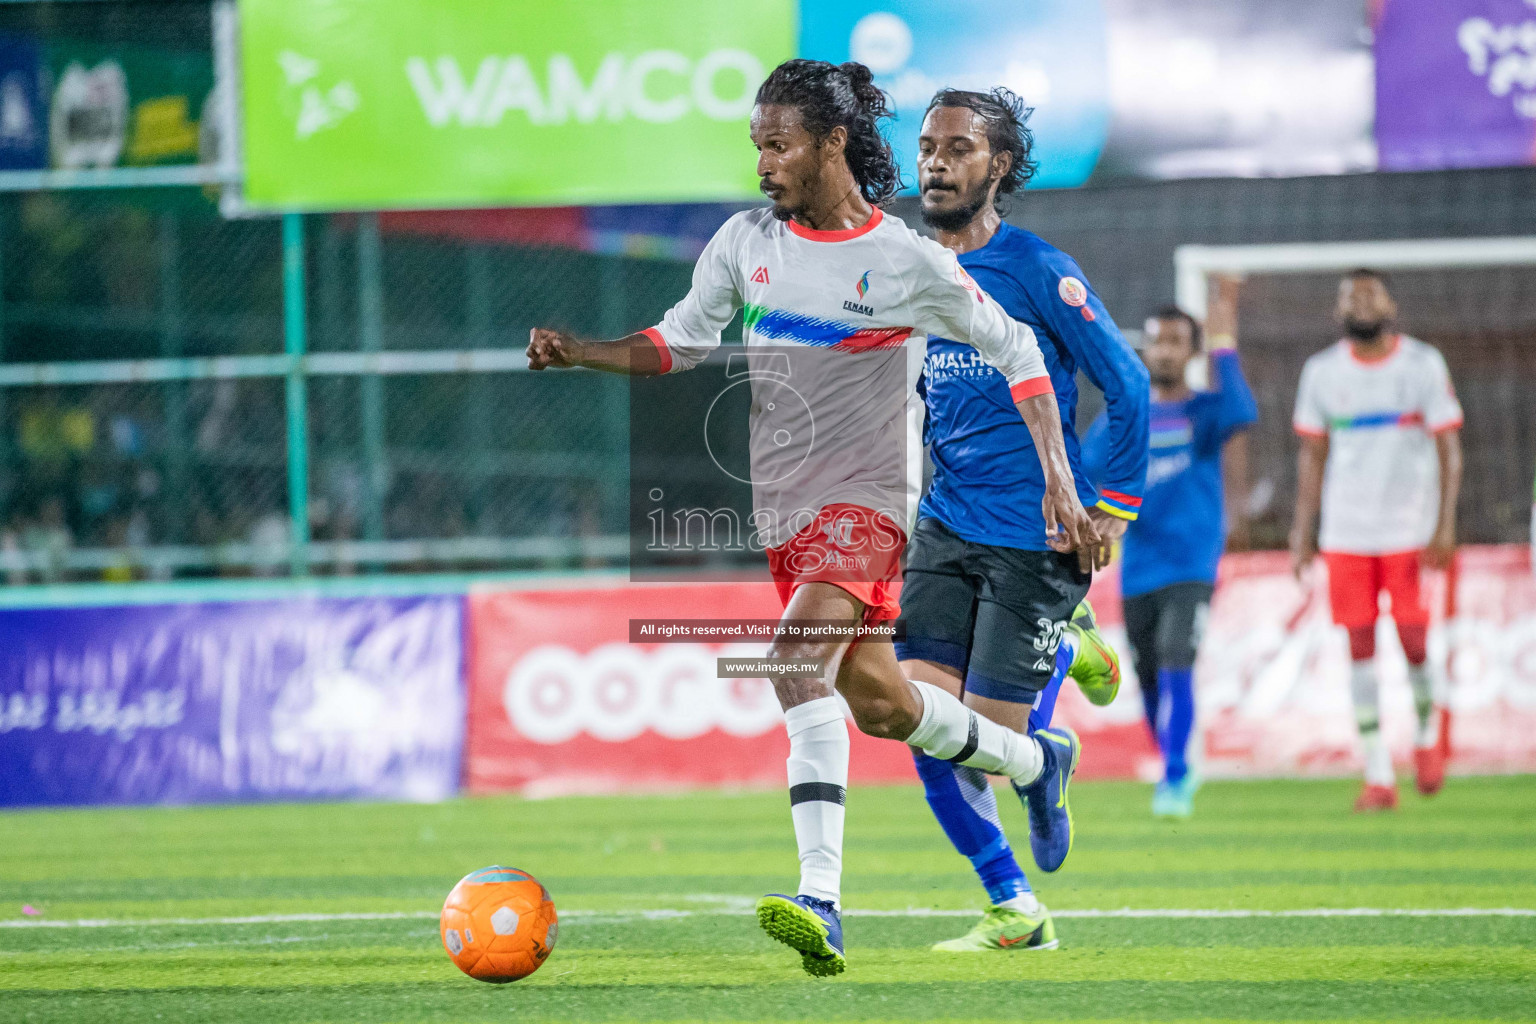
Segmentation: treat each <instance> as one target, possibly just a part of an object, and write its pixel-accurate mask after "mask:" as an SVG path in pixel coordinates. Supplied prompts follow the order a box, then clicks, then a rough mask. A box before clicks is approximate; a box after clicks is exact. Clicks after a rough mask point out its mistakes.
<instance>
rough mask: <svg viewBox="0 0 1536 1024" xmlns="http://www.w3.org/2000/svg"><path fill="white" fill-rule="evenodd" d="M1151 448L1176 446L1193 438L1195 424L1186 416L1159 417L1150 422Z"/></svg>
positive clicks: (1184, 443) (1187, 442)
mask: <svg viewBox="0 0 1536 1024" xmlns="http://www.w3.org/2000/svg"><path fill="white" fill-rule="evenodd" d="M1150 435H1151V440H1152V447H1153V448H1177V447H1179V446H1181V445H1186V444H1189V443H1190V442H1191V441H1193V440H1194V439H1195V425H1194V423H1192V422H1191V421H1190V419H1189V417H1187V416H1178V417H1174V418H1171V419H1170V418H1163V419H1159V418H1156V417H1154V418H1153V420H1152V422H1151V424H1150Z"/></svg>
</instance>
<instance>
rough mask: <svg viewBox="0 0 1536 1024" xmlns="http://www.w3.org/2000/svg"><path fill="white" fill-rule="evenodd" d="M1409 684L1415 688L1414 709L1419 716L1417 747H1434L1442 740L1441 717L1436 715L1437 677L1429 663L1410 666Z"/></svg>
mask: <svg viewBox="0 0 1536 1024" xmlns="http://www.w3.org/2000/svg"><path fill="white" fill-rule="evenodd" d="M1408 684H1409V685H1410V686H1412V687H1413V709H1414V710H1415V711H1416V712H1418V715H1419V732H1418V739H1417V741H1416V742H1417V745H1418V746H1420V747H1432V746H1434V745H1435V744H1436V743H1437V742H1438V741H1439V739H1440V716H1439V715H1437V714H1435V677H1434V673H1432V672H1431V671H1430V670H1429V662H1427V661H1426V662H1425V663H1424V664H1422V665H1409V666H1408Z"/></svg>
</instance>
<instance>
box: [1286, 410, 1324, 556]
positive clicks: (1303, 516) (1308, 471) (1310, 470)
mask: <svg viewBox="0 0 1536 1024" xmlns="http://www.w3.org/2000/svg"><path fill="white" fill-rule="evenodd" d="M1327 464H1328V438H1326V437H1306V436H1303V437H1302V439H1301V451H1300V452H1299V453H1298V454H1297V456H1296V517H1295V519H1294V520H1293V522H1292V525H1291V572H1292V573H1294V574H1295V576H1296V578H1297V579H1298V580H1299V579H1301V577H1302V575H1303V574H1304V573H1305V572H1306V571H1307V567H1308V566H1310V565H1311V564H1312V560H1313V559H1314V558H1316V557H1317V516H1318V510H1319V509H1320V508H1321V507H1322V502H1323V467H1324V466H1326V465H1327Z"/></svg>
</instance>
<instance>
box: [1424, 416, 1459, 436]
mask: <svg viewBox="0 0 1536 1024" xmlns="http://www.w3.org/2000/svg"><path fill="white" fill-rule="evenodd" d="M1461 422H1462V421H1461V418H1460V417H1457V418H1456V419H1454V420H1451V421H1450V422H1449V423H1442V424H1440V425H1439V426H1438V427H1430V428H1429V432H1430V433H1431V434H1437V435H1438V434H1443V433H1445V432H1446V431H1447V430H1460V429H1461Z"/></svg>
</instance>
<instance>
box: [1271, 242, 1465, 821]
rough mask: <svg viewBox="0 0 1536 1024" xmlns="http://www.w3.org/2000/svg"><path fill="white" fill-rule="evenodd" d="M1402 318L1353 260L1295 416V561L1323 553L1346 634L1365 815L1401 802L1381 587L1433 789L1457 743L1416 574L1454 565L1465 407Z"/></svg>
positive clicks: (1420, 771) (1374, 277) (1438, 359)
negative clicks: (1380, 670) (1385, 729)
mask: <svg viewBox="0 0 1536 1024" xmlns="http://www.w3.org/2000/svg"><path fill="white" fill-rule="evenodd" d="M1396 315H1397V307H1396V304H1395V303H1394V302H1393V301H1392V297H1391V294H1390V292H1389V291H1388V289H1387V283H1386V280H1385V279H1384V278H1383V277H1382V276H1381V275H1380V274H1378V273H1375V272H1374V271H1369V270H1358V271H1355V272H1354V273H1351V274H1349V275H1347V276H1346V277H1345V278H1344V279H1343V281H1342V282H1341V283H1340V288H1339V306H1338V316H1339V319H1340V321H1341V323H1342V324H1343V326H1344V328H1345V332H1346V335H1347V336H1346V337H1345V338H1344V339H1343V340H1341V341H1339V342H1338V343H1336V344H1335V345H1333V346H1331V347H1329V348H1327V349H1325V350H1323V351H1322V352H1319V353H1317V354H1316V355H1314V356H1312V357H1311V358H1310V359H1308V360H1307V363H1306V366H1305V367H1304V368H1303V369H1302V372H1301V385H1300V387H1299V389H1298V391H1297V394H1296V412H1295V417H1294V420H1293V425H1294V427H1295V430H1296V433H1297V435H1298V436H1299V437H1300V438H1301V455H1300V460H1299V464H1298V481H1299V482H1298V487H1297V491H1298V493H1297V499H1296V520H1295V528H1294V530H1293V532H1292V537H1291V545H1292V554H1293V560H1294V564H1295V566H1296V568H1297V571H1298V575H1299V574H1300V572H1301V571H1302V570H1304V569H1305V567H1306V565H1307V563H1308V562H1310V561H1311V558H1312V555H1313V554H1314V553H1316V552H1317V551H1318V550H1319V549H1320V550H1321V552H1322V555H1323V559H1324V561H1325V562H1326V563H1327V566H1328V596H1329V602H1330V604H1331V605H1332V608H1333V618H1334V621H1335V622H1336V623H1338V624H1339V625H1340V626H1343V627H1344V628H1345V629H1346V630H1348V631H1349V645H1350V657H1351V659H1352V661H1353V667H1352V669H1351V686H1352V689H1353V696H1354V702H1355V714H1356V723H1357V725H1358V726H1359V728H1360V736H1361V740H1362V745H1363V746H1364V752H1365V788H1364V790H1363V791H1362V792H1361V795H1360V799H1359V801H1358V802H1357V803H1356V809H1357V810H1361V811H1371V810H1390V809H1392V808H1395V807H1396V806H1397V787H1396V782H1395V780H1394V778H1393V772H1392V761H1391V754H1390V752H1389V751H1388V750H1387V747H1386V744H1385V742H1384V741H1383V740H1382V737H1381V731H1380V711H1379V704H1380V700H1379V692H1378V691H1379V687H1378V683H1377V679H1376V673H1375V666H1374V659H1375V655H1376V619H1377V616H1378V615H1379V603H1378V602H1379V601H1380V596H1381V594H1382V593H1383V592H1384V593H1386V594H1387V595H1388V598H1389V600H1390V602H1391V608H1392V618H1393V621H1394V622H1395V623H1396V625H1397V632H1398V636H1399V638H1400V639H1401V641H1402V645H1403V652H1404V653H1405V654H1406V655H1407V657H1408V667H1409V673H1408V674H1409V679H1410V681H1411V682H1412V683H1413V689H1414V700H1415V704H1416V705H1417V709H1418V714H1419V731H1418V739H1417V743H1416V749H1415V753H1414V759H1415V768H1416V773H1417V783H1418V788H1419V791H1420V792H1421V793H1423V794H1424V795H1426V796H1428V795H1431V794H1433V793H1435V792H1438V791H1439V789H1440V786H1441V785H1442V783H1443V781H1444V777H1445V758H1446V754H1447V751H1448V738H1447V737H1448V728H1447V715H1446V712H1445V710H1444V702H1443V700H1440V699H1439V698H1438V695H1437V693H1436V691H1437V686H1436V685H1435V680H1434V673H1433V670H1432V668H1431V666H1430V665H1429V663H1428V656H1427V651H1426V649H1425V645H1426V634H1427V631H1428V627H1429V611H1428V608H1427V607H1426V606H1425V603H1424V599H1423V594H1422V592H1421V589H1420V584H1419V575H1420V569H1421V568H1422V567H1423V566H1425V565H1429V566H1430V567H1432V568H1445V567H1446V566H1447V565H1448V564H1449V562H1450V558H1451V557H1452V555H1453V553H1454V549H1455V543H1456V496H1457V493H1458V490H1459V486H1460V482H1461V443H1460V437H1459V432H1460V429H1461V419H1462V414H1461V404H1460V403H1459V402H1458V401H1457V400H1456V391H1455V388H1454V387H1453V386H1452V384H1451V377H1450V373H1449V371H1448V370H1447V369H1446V365H1445V358H1444V357H1443V356H1441V354H1440V353H1439V351H1438V350H1436V349H1435V348H1433V347H1432V346H1430V345H1426V344H1425V343H1424V342H1422V341H1419V340H1418V339H1416V338H1411V337H1409V336H1407V335H1406V334H1402V333H1401V332H1399V331H1397V330H1396V329H1395V328H1394V326H1393V320H1394V319H1395V317H1396ZM1319 512H1320V513H1321V521H1322V522H1321V528H1320V529H1319V530H1317V533H1316V540H1314V539H1313V537H1314V533H1313V531H1314V526H1315V523H1316V521H1317V518H1318V515H1319Z"/></svg>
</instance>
